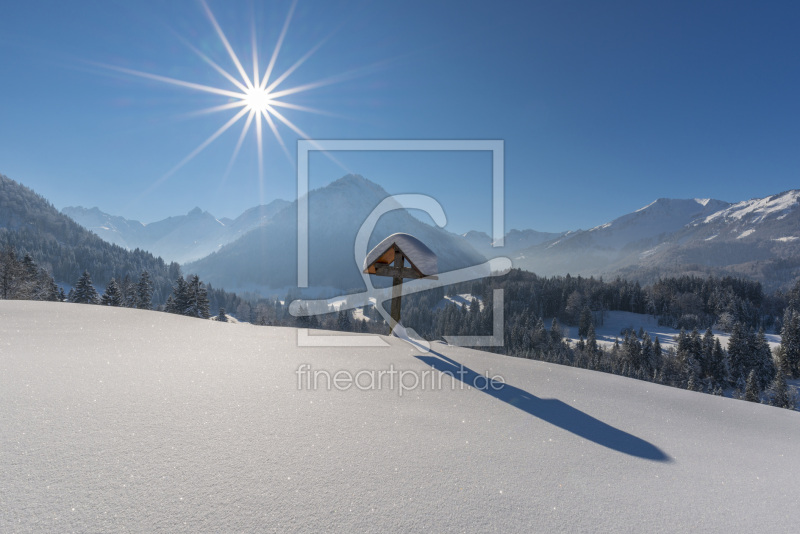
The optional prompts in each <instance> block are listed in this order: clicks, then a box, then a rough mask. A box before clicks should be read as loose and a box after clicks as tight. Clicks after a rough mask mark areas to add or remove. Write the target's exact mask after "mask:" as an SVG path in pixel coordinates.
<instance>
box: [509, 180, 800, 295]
mask: <svg viewBox="0 0 800 534" xmlns="http://www.w3.org/2000/svg"><path fill="white" fill-rule="evenodd" d="M799 198H800V190H792V191H786V192H783V193H780V194H777V195H772V196H769V197H765V198H759V199H753V200H747V201H743V202H739V203H736V204H731V203H728V202H724V201H721V200H714V199H688V200H683V199H667V198H661V199H658V200H656V201H655V202H653V203H651V204H649V205H647V206H645V207H643V208H641V209H639V210H637V211H635V212H633V213H629V214H627V215H623V216H622V217H619V218H617V219H614V220H613V221H611V222H608V223H606V224H603V225H600V226H597V227H595V228H592V229H590V230H578V231H575V232H568V233H566V234H564V235H562V236H559V237H558V238H556V239H554V240H551V241H547V242H543V243H540V244H537V245H534V246H531V247H528V248H525V249H522V250H520V251H518V252H517V253H516V254H515V255H514V258H513V261H514V265H515V266H516V267H519V268H522V269H526V270H530V271H534V272H536V273H538V274H541V275H546V276H549V275H562V274H565V273H571V274H573V275H584V276H590V275H595V276H597V275H621V276H624V277H627V278H635V279H639V280H640V281H643V282H650V281H653V280H654V279H657V278H658V277H660V276H665V275H675V274H689V273H694V274H699V275H703V274H716V275H736V276H745V277H748V278H752V279H756V280H759V281H761V282H762V283H764V284H765V286H767V287H771V288H775V287H779V286H781V285H784V284H785V283H787V282H789V281H791V280H792V279H794V278H796V277H797V276H798V275H800V202H798V199H799Z"/></svg>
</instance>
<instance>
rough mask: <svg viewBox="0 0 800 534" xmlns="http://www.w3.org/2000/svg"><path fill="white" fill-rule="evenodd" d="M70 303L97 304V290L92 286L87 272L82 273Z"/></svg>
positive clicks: (98, 298)
mask: <svg viewBox="0 0 800 534" xmlns="http://www.w3.org/2000/svg"><path fill="white" fill-rule="evenodd" d="M72 302H77V303H79V304H97V303H98V302H100V297H99V296H98V295H97V290H96V289H95V288H94V286H93V285H92V278H91V276H89V271H83V274H82V275H81V277H80V279H79V280H78V283H77V284H75V294H74V295H73V298H72Z"/></svg>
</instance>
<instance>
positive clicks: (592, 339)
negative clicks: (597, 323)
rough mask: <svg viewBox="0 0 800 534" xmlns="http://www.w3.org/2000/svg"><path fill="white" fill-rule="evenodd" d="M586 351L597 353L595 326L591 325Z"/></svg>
mask: <svg viewBox="0 0 800 534" xmlns="http://www.w3.org/2000/svg"><path fill="white" fill-rule="evenodd" d="M586 349H587V350H588V351H589V352H591V353H592V354H594V353H596V352H597V335H596V334H595V332H594V324H592V323H590V324H589V333H588V335H587V337H586Z"/></svg>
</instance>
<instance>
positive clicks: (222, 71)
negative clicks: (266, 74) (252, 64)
mask: <svg viewBox="0 0 800 534" xmlns="http://www.w3.org/2000/svg"><path fill="white" fill-rule="evenodd" d="M176 36H177V37H178V39H180V41H181V42H183V44H185V45H186V46H187V47H188V48H189V50H191V51H192V52H194V53H195V54H196V55H197V56H198V57H199V58H200V59H202V60H203V61H205V62H206V63H208V64H209V65H210V66H211V67H212V68H213V69H214V70H215V71H217V72H219V73H220V74H222V75H223V76H224V77H225V79H227V80H228V81H229V82H231V83H232V84H233V85H235V86H236V87H237V88H238V89H240V90H241V91H242V92H245V91H247V87H246V86H245V85H244V84H243V83H242V82H240V81H239V80H237V79H236V78H234V77H233V76H231V74H230V73H229V72H228V71H226V70H225V69H223V68H222V67H220V66H219V65H217V63H216V62H214V60H213V59H211V58H210V57H208V56H207V55H205V54H204V53H203V52H201V51H200V50H198V48H197V47H195V46H194V45H193V44H192V43H190V42H189V41H187V40H186V39H184V38H183V37H182V36H180V35H177V34H176Z"/></svg>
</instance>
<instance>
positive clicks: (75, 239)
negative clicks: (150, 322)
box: [0, 175, 179, 303]
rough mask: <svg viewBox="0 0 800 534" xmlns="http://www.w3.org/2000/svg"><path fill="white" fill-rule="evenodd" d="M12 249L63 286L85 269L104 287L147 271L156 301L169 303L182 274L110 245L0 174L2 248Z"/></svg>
mask: <svg viewBox="0 0 800 534" xmlns="http://www.w3.org/2000/svg"><path fill="white" fill-rule="evenodd" d="M11 248H13V249H15V251H16V254H17V256H19V257H24V256H25V254H29V255H30V256H31V257H32V258H33V259H34V260H35V261H36V263H37V265H38V266H39V267H42V268H44V269H46V270H47V271H48V272H49V273H50V274H51V275H52V276H53V278H54V279H55V281H56V282H58V283H60V284H66V285H74V284H75V283H76V282H77V281H78V279H79V278H80V276H81V274H82V273H83V271H84V270H88V271H89V272H90V273H91V275H92V279H93V280H94V282H95V283H96V284H98V285H100V286H105V285H106V284H107V283H108V282H109V281H110V280H111V279H112V278H116V279H118V280H119V279H123V278H124V277H125V276H126V275H127V276H129V277H130V278H131V279H138V278H139V276H140V273H142V272H143V271H147V272H149V273H150V277H151V279H152V282H153V287H154V294H153V300H154V302H156V303H160V302H164V300H165V299H166V297H167V295H168V294H169V293H170V291H171V287H172V283H173V282H174V281H175V279H177V277H178V275H179V269H178V264H176V263H175V264H171V265H168V264H166V263H165V262H164V261H163V260H162V259H161V258H156V257H154V256H153V255H152V254H150V253H149V252H145V251H142V250H138V249H137V250H133V251H128V250H125V249H124V248H121V247H119V246H117V245H111V244H109V243H106V242H105V241H103V240H102V239H100V238H99V237H97V236H96V235H94V234H92V233H91V232H89V231H88V230H86V229H84V228H82V227H81V226H80V225H79V224H78V223H76V222H75V221H73V220H72V219H70V218H69V217H67V216H65V215H63V214H61V213H59V212H58V210H56V208H55V207H54V206H53V205H52V204H51V203H50V202H48V201H47V200H46V199H45V198H43V197H42V196H40V195H38V194H36V193H35V192H34V191H32V190H31V189H29V188H27V187H25V186H23V185H21V184H19V183H17V182H15V181H14V180H11V179H9V178H8V177H6V176H3V175H0V249H3V250H9V249H11Z"/></svg>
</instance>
